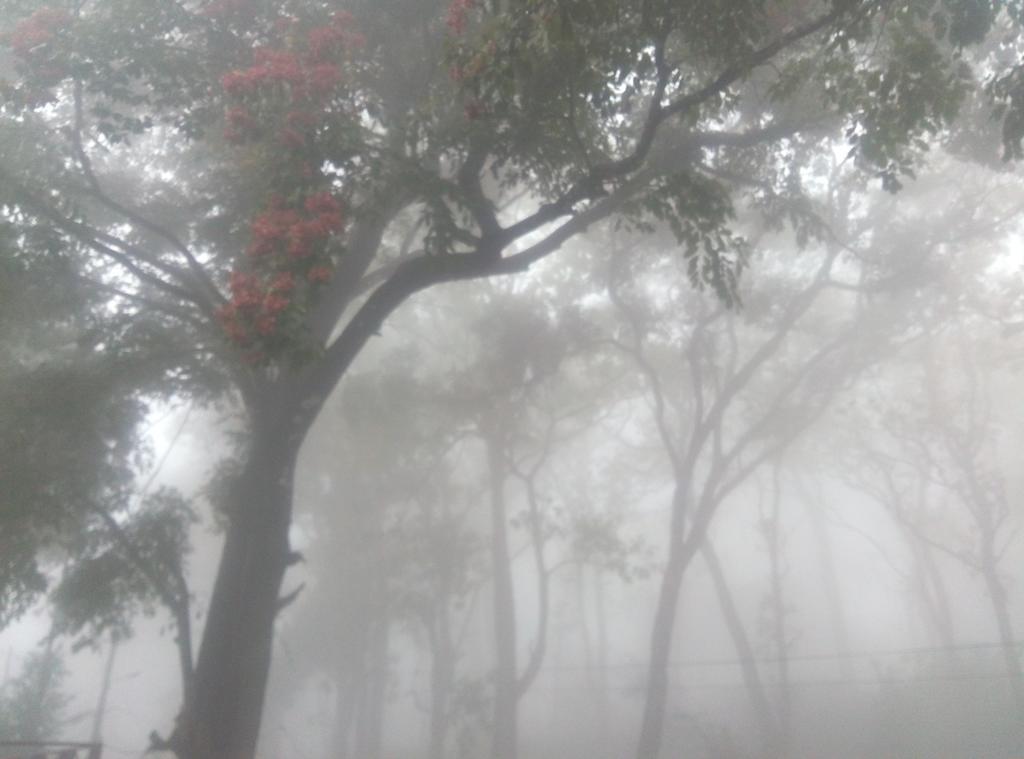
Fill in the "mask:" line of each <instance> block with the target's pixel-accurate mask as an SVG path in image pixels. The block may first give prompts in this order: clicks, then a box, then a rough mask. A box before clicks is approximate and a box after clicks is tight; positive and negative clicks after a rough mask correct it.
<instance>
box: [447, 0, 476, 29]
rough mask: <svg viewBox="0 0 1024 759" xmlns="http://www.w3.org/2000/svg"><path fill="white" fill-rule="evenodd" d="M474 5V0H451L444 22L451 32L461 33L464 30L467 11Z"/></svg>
mask: <svg viewBox="0 0 1024 759" xmlns="http://www.w3.org/2000/svg"><path fill="white" fill-rule="evenodd" d="M474 7H476V0H452V1H451V3H450V4H449V5H448V17H447V18H446V19H445V24H446V25H447V26H448V30H449V31H450V32H451V33H452V34H456V35H461V34H462V33H463V32H465V31H466V25H467V24H468V22H469V18H468V17H469V12H470V11H471V10H472V9H473V8H474Z"/></svg>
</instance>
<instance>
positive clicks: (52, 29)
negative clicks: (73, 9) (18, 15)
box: [4, 6, 71, 59]
mask: <svg viewBox="0 0 1024 759" xmlns="http://www.w3.org/2000/svg"><path fill="white" fill-rule="evenodd" d="M70 21H71V16H69V15H68V14H67V13H66V12H65V11H62V10H59V9H57V8H49V7H46V6H44V7H42V8H40V9H38V10H37V11H35V13H33V14H32V15H31V16H29V17H28V18H26V19H22V20H21V21H19V22H18V23H17V24H15V26H14V29H12V30H11V32H10V34H8V35H4V39H5V41H7V40H10V46H11V50H13V51H14V54H15V55H17V56H18V57H19V58H23V59H27V58H31V57H33V56H36V55H37V53H39V52H40V48H43V47H44V46H46V45H48V44H49V43H50V42H52V41H53V38H54V37H55V36H56V34H57V32H59V31H60V30H61V29H63V28H64V27H66V26H67V25H68V24H69V23H70Z"/></svg>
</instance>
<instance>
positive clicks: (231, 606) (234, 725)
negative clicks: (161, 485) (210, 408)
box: [170, 423, 297, 759]
mask: <svg viewBox="0 0 1024 759" xmlns="http://www.w3.org/2000/svg"><path fill="white" fill-rule="evenodd" d="M252 440H253V442H252V448H251V449H250V453H249V459H248V461H247V462H246V465H245V467H244V469H243V471H242V472H241V474H240V476H239V477H238V479H237V480H236V481H235V483H234V485H233V487H232V490H231V493H230V494H229V498H230V500H229V503H228V526H227V534H226V538H225V543H224V549H223V552H222V554H221V562H220V566H219V568H218V571H217V578H216V581H215V583H214V587H213V594H212V596H211V598H210V605H209V613H208V616H207V619H206V625H205V628H204V630H203V638H202V643H201V645H200V649H199V656H198V659H197V662H196V667H195V671H194V675H193V680H192V687H191V689H190V691H189V692H188V693H187V694H186V696H185V705H184V707H183V709H182V713H181V715H180V716H179V719H178V724H177V726H176V729H175V733H174V735H173V737H172V739H171V741H170V745H171V747H172V748H173V749H174V751H175V752H176V753H177V754H178V756H179V757H181V759H252V757H253V756H254V755H255V752H256V743H257V740H258V736H259V728H260V720H261V717H262V712H263V702H264V692H265V689H266V684H267V676H268V674H269V671H270V659H271V650H272V643H273V634H274V620H275V618H276V617H277V612H278V608H279V603H280V600H279V599H280V596H279V593H280V589H281V582H282V580H283V578H284V573H285V570H286V568H287V567H288V564H289V562H290V549H289V545H288V527H289V524H290V520H291V504H292V487H293V476H294V466H295V457H296V453H297V445H296V444H294V443H292V444H291V445H289V443H288V442H287V435H286V434H285V433H284V432H282V431H281V430H277V429H274V428H273V427H272V426H271V425H268V424H259V423H254V429H253V438H252Z"/></svg>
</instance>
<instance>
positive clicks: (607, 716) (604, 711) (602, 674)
mask: <svg viewBox="0 0 1024 759" xmlns="http://www.w3.org/2000/svg"><path fill="white" fill-rule="evenodd" d="M593 577H594V619H595V622H596V624H597V683H596V684H595V686H594V687H595V688H596V689H597V720H598V732H599V736H598V737H600V739H601V745H602V746H607V745H608V740H609V738H610V737H611V709H610V704H609V702H608V617H607V614H606V612H605V585H604V582H603V578H602V573H601V571H600V569H594V570H593Z"/></svg>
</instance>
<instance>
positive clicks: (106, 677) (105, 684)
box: [89, 635, 117, 744]
mask: <svg viewBox="0 0 1024 759" xmlns="http://www.w3.org/2000/svg"><path fill="white" fill-rule="evenodd" d="M116 658H117V638H116V637H114V635H111V636H110V650H109V651H108V652H107V662H106V664H105V665H104V667H103V679H102V680H101V681H100V695H99V698H98V699H97V700H96V710H95V711H94V712H93V715H92V730H91V731H90V738H89V741H90V742H92V743H97V744H98V743H102V742H103V718H104V717H105V716H106V714H107V697H108V696H109V695H110V680H111V678H112V677H113V674H114V660H115V659H116Z"/></svg>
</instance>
